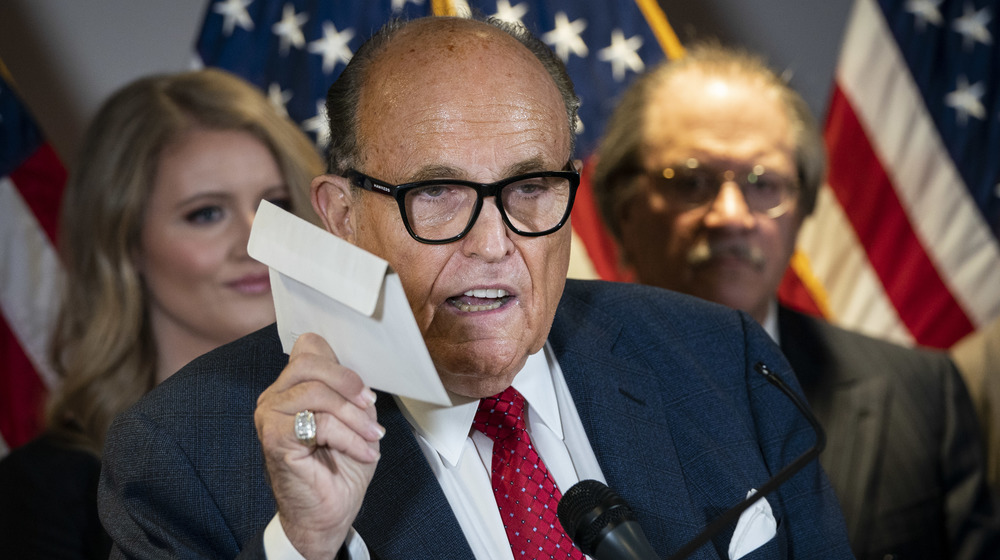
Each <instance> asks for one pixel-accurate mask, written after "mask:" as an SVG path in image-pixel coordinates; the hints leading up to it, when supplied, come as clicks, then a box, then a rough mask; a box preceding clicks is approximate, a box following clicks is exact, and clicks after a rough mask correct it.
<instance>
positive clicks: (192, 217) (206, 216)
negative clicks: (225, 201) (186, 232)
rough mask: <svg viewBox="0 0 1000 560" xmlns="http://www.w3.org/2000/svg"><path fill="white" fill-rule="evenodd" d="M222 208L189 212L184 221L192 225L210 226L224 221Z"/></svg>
mask: <svg viewBox="0 0 1000 560" xmlns="http://www.w3.org/2000/svg"><path fill="white" fill-rule="evenodd" d="M222 215H223V213H222V208H221V207H219V206H204V207H202V208H198V209H195V210H192V211H191V212H188V213H187V214H186V215H185V216H184V219H185V220H186V221H187V222H189V223H192V224H210V223H214V222H217V221H219V220H221V219H222Z"/></svg>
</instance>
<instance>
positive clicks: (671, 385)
mask: <svg viewBox="0 0 1000 560" xmlns="http://www.w3.org/2000/svg"><path fill="white" fill-rule="evenodd" d="M549 342H550V343H551V345H552V347H553V349H554V351H555V354H556V357H557V359H558V361H559V365H560V366H561V369H562V370H563V373H564V375H565V378H566V383H567V385H568V386H569V389H570V391H571V393H572V395H573V399H574V402H575V404H576V407H577V409H578V411H579V414H580V418H581V420H582V422H583V426H584V428H585V430H586V433H587V434H588V436H589V440H590V443H591V445H592V446H593V449H594V452H595V454H596V456H597V460H598V461H599V463H600V465H601V468H602V470H603V473H604V475H605V477H606V479H607V482H608V484H609V486H611V487H612V488H614V489H616V490H617V491H618V492H619V493H620V494H621V495H622V496H623V497H624V498H625V499H626V500H627V501H628V502H629V503H630V504H631V506H632V508H633V509H635V510H636V512H637V514H638V519H639V521H640V523H641V525H642V527H643V528H644V529H645V532H646V534H647V535H648V536H649V539H650V541H651V543H652V545H653V546H654V547H655V549H656V550H657V551H658V552H659V554H660V555H663V556H664V557H665V556H666V555H668V554H669V553H672V552H674V551H676V550H677V549H678V548H680V547H681V546H682V545H683V544H684V543H686V542H687V541H688V540H689V539H691V538H692V537H694V536H695V535H696V534H697V533H698V532H699V531H700V530H701V529H702V528H704V527H705V526H706V525H707V524H708V523H709V522H710V521H712V520H713V519H714V518H715V517H716V516H718V515H719V514H720V513H722V512H723V511H725V510H726V509H727V508H729V507H730V506H732V505H734V504H736V503H738V502H739V501H741V500H742V499H744V498H745V497H746V494H747V492H748V491H749V490H750V489H751V488H759V487H760V486H761V485H762V484H763V483H764V482H765V481H766V480H767V479H768V478H769V477H770V476H772V475H773V474H774V473H776V472H777V471H778V470H779V469H781V468H782V467H783V466H785V465H787V464H788V463H790V462H791V461H792V460H794V459H795V458H796V457H797V456H798V455H800V454H801V453H803V452H804V451H805V450H806V449H808V448H809V447H810V446H811V445H812V444H813V442H814V440H815V436H814V433H813V431H812V429H811V428H810V427H809V425H808V423H807V422H806V421H805V420H804V419H803V418H802V416H801V415H800V414H799V412H798V411H797V410H796V409H795V408H794V406H793V405H792V404H791V403H790V401H789V400H788V399H787V398H786V397H785V396H784V395H783V394H782V393H781V392H780V391H779V390H778V389H776V388H775V387H773V386H771V385H770V384H768V382H767V381H766V380H765V379H764V378H763V377H761V376H760V375H759V374H758V373H756V372H755V371H754V370H753V365H754V364H755V363H756V362H758V361H761V362H764V363H766V364H768V365H769V366H771V367H772V368H773V369H774V370H775V371H776V372H778V373H779V374H780V375H781V376H782V377H783V378H784V379H786V380H787V382H788V383H789V384H791V385H792V386H793V387H795V388H796V390H798V385H797V383H796V381H795V380H794V376H793V375H792V374H791V372H790V370H789V368H788V365H787V363H786V362H785V360H784V358H783V357H782V356H781V354H780V352H779V351H778V349H777V347H776V346H775V345H774V344H773V343H772V342H771V341H770V340H769V339H768V337H767V335H766V334H765V333H764V332H763V330H762V329H760V328H759V326H757V325H756V323H755V322H754V321H753V320H752V319H750V318H749V317H748V316H747V315H745V314H741V313H737V312H734V311H731V310H728V309H725V308H723V307H721V306H715V305H713V304H708V303H706V302H702V301H700V300H695V299H694V298H688V297H686V296H680V295H677V294H672V293H669V292H666V291H662V290H657V289H655V288H647V287H643V286H635V285H624V284H617V285H616V284H607V283H600V282H579V281H569V282H568V283H567V286H566V290H565V293H564V294H563V298H562V300H561V302H560V305H559V309H558V311H557V313H556V319H555V323H554V324H553V327H552V330H551V332H550V334H549ZM286 362H287V357H286V356H285V355H284V354H282V351H281V346H280V343H279V341H278V338H277V335H276V330H275V328H274V327H273V326H272V327H269V328H267V329H265V330H263V331H259V332H257V333H255V334H252V335H249V336H248V337H245V338H243V339H241V340H239V341H237V342H235V343H233V344H230V345H228V346H225V347H223V348H221V349H219V350H217V351H215V352H212V353H209V354H208V355H206V356H203V357H202V358H200V359H198V360H196V361H195V362H193V363H192V364H190V365H189V366H187V367H186V368H184V369H183V370H181V372H179V373H177V374H175V375H174V376H173V377H171V378H170V379H168V380H167V381H166V382H164V383H163V384H162V385H160V386H159V387H157V388H156V389H155V390H153V391H152V392H151V393H150V394H148V395H147V396H146V397H144V398H143V399H142V400H141V401H140V402H139V403H138V404H137V405H136V406H135V407H133V408H132V409H131V410H129V411H128V412H126V413H125V414H123V415H122V416H120V417H119V418H118V419H117V420H116V421H115V423H114V425H113V426H112V428H111V431H110V433H109V436H108V443H107V446H106V448H105V455H104V466H103V472H102V474H101V484H100V496H99V507H100V510H101V520H102V522H103V523H104V525H105V527H106V528H107V530H108V532H109V533H110V535H111V537H112V539H113V540H114V541H115V550H114V552H113V554H112V556H113V557H120V556H124V557H132V558H143V559H149V558H168V557H169V558H194V557H200V558H232V557H236V556H237V555H238V554H242V555H244V557H248V558H250V557H255V558H261V557H263V553H262V544H261V543H262V532H263V529H264V527H265V525H266V524H267V523H268V521H269V520H270V519H271V517H272V516H273V515H274V514H275V501H274V498H273V496H272V494H271V491H270V488H269V486H268V483H267V476H266V473H265V468H264V464H263V458H262V453H261V449H260V445H259V443H258V440H257V436H256V433H255V430H254V423H253V418H252V414H253V410H254V406H255V401H256V398H257V396H258V395H259V394H260V393H261V392H262V391H263V390H264V389H265V388H266V387H267V386H268V385H269V384H271V383H272V382H273V381H274V380H275V378H276V377H277V376H278V374H279V373H280V371H281V369H282V367H283V366H284V365H285V364H286ZM377 406H378V418H379V421H380V422H381V423H382V425H383V426H385V428H386V429H387V435H386V436H385V438H384V439H383V440H382V443H381V452H382V456H381V459H380V461H379V464H378V467H377V469H376V472H375V476H374V479H373V480H372V483H371V485H370V487H369V489H368V492H367V494H366V496H365V501H364V504H363V506H362V509H361V512H360V513H359V515H358V517H357V519H356V520H355V523H354V527H355V529H356V530H357V531H358V533H359V534H360V535H361V536H362V538H364V540H365V543H366V544H367V545H368V547H369V548H370V549H371V551H372V552H374V554H375V555H376V556H377V557H378V558H380V559H382V560H392V559H397V558H407V559H412V558H421V559H422V558H434V559H449V558H454V559H462V560H468V559H469V558H471V557H472V554H471V551H470V550H469V547H468V544H467V542H466V541H465V539H464V537H463V536H462V532H461V530H460V528H459V526H458V522H457V521H456V519H455V517H454V515H453V513H452V511H451V508H450V507H449V505H448V503H447V500H446V499H445V497H444V495H443V493H442V492H441V489H440V486H439V485H438V484H437V481H436V480H435V478H434V476H433V474H432V473H431V471H430V469H429V467H428V465H427V463H426V461H425V459H424V458H423V454H422V452H421V451H420V448H419V447H418V444H417V442H416V440H415V438H414V436H413V433H412V430H411V428H410V426H409V425H408V424H407V422H406V420H405V419H404V418H403V416H402V414H401V413H400V412H399V410H398V409H397V408H396V405H395V402H394V400H393V399H392V398H391V397H389V396H388V395H385V394H382V395H380V397H379V400H378V405H377ZM767 500H768V501H769V502H770V504H771V506H772V508H773V510H774V514H775V517H776V518H777V520H778V528H777V535H776V537H775V538H774V539H772V540H771V541H770V542H769V543H767V544H766V545H765V546H763V547H761V548H760V549H758V550H756V551H755V552H753V553H752V554H750V555H748V556H746V557H745V558H747V560H755V559H764V558H768V559H770V558H782V557H788V558H796V559H806V558H824V559H828V558H849V557H851V554H850V549H849V547H848V544H847V535H846V531H845V529H844V524H843V518H842V516H841V514H840V511H839V508H838V504H837V502H836V498H835V496H834V494H833V490H832V488H831V487H830V485H829V482H828V481H827V480H826V478H825V476H824V475H823V474H822V471H821V469H819V467H818V463H817V462H815V461H814V462H812V463H810V464H809V465H808V466H807V467H806V468H805V469H803V470H802V471H801V472H799V473H798V474H797V475H795V476H794V477H792V478H791V479H790V480H789V481H788V482H787V483H785V484H784V485H783V486H782V487H781V488H780V489H779V490H778V491H777V492H775V493H774V494H771V495H769V496H767ZM733 530H734V527H732V526H730V527H728V528H726V530H725V531H723V532H722V534H721V535H719V536H718V537H717V538H716V539H715V540H713V541H712V543H710V544H708V545H706V546H704V547H702V548H701V549H700V550H699V551H698V552H697V553H696V554H695V555H694V556H693V557H694V558H704V559H708V558H727V553H726V549H727V546H728V544H729V542H730V540H731V537H732V534H733Z"/></svg>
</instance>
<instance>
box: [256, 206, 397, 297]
mask: <svg viewBox="0 0 1000 560" xmlns="http://www.w3.org/2000/svg"><path fill="white" fill-rule="evenodd" d="M307 247H308V248H309V250H308V251H306V250H305V248H307ZM300 248H301V249H302V250H299V249H300ZM247 251H248V252H249V253H250V256H251V257H253V258H254V259H256V260H258V261H260V262H262V263H264V264H266V265H267V266H269V267H271V268H273V269H276V270H278V271H279V272H281V273H282V274H285V275H286V276H288V277H290V278H293V279H295V280H297V281H299V282H301V283H303V284H305V285H307V286H309V287H310V288H312V289H314V290H316V291H319V292H321V293H322V294H324V295H326V296H327V297H330V298H333V299H335V300H337V301H339V302H341V303H343V304H344V305H347V306H348V307H350V308H351V309H354V310H355V311H357V312H359V313H362V314H364V315H366V316H371V315H372V313H374V311H375V306H376V305H377V304H378V298H379V294H380V293H381V291H382V282H383V281H384V280H385V275H386V272H387V271H388V269H389V263H388V262H386V261H385V260H383V259H381V258H379V257H377V256H375V255H373V254H371V253H369V252H368V251H365V250H364V249H360V248H358V247H355V246H354V245H351V244H350V243H348V242H347V241H344V240H343V239H341V238H339V237H337V236H336V235H333V234H332V233H330V232H328V231H326V230H324V229H322V228H319V227H316V226H314V225H313V224H310V223H309V222H307V221H305V220H303V219H302V218H299V217H298V216H296V215H295V214H292V213H291V212H287V211H285V210H282V209H281V208H279V207H277V206H275V205H274V204H271V203H270V202H268V201H266V200H264V201H261V203H260V208H258V209H257V215H256V216H255V217H254V220H253V227H252V228H251V230H250V241H249V243H248V244H247ZM312 255H323V258H324V259H325V260H326V261H327V262H328V263H335V266H317V264H316V263H315V262H314V261H313V259H314V258H315V257H314V256H312Z"/></svg>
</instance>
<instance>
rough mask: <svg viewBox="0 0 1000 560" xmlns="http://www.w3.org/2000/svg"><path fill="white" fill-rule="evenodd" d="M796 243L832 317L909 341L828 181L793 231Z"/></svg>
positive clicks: (885, 336)
mask: <svg viewBox="0 0 1000 560" xmlns="http://www.w3.org/2000/svg"><path fill="white" fill-rule="evenodd" d="M830 232H837V234H836V235H830ZM798 248H799V249H800V250H801V251H802V252H804V253H805V254H806V256H807V257H808V258H809V264H810V265H811V267H812V271H813V273H814V274H815V275H816V276H817V277H818V278H820V279H821V282H822V284H823V287H824V289H825V290H826V295H827V299H828V302H829V304H830V308H831V309H832V310H833V317H832V320H833V321H834V322H835V323H837V324H838V325H840V326H842V327H844V328H847V329H852V330H856V331H859V332H864V333H865V334H868V335H870V336H874V337H878V338H882V339H887V340H891V341H893V342H896V343H899V344H905V345H908V346H912V345H913V343H914V341H913V336H912V335H911V334H910V331H909V330H908V329H907V328H906V326H905V325H904V324H903V322H902V320H901V319H900V318H899V314H898V313H897V312H896V308H895V307H894V306H893V305H892V302H891V301H890V300H889V297H888V296H887V295H886V293H885V290H884V289H883V287H882V283H881V281H879V278H878V275H876V273H875V270H874V269H873V268H872V266H871V262H869V260H868V254H867V253H866V252H865V249H864V247H862V246H861V243H860V241H859V240H858V238H857V235H855V233H854V228H853V227H852V226H851V224H850V222H848V221H847V216H845V215H844V211H843V209H842V208H841V207H840V203H839V202H838V201H837V197H836V196H834V194H833V191H831V190H830V187H828V186H824V187H823V188H822V189H820V191H819V195H818V196H817V200H816V211H815V212H814V213H813V214H812V216H810V217H809V218H808V219H807V220H806V221H805V222H804V223H803V224H802V229H801V230H800V231H799V237H798Z"/></svg>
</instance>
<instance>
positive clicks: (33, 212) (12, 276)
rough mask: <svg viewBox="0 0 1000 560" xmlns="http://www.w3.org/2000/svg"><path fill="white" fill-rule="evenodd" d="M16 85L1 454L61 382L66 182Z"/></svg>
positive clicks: (2, 88)
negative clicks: (57, 331) (56, 342)
mask: <svg viewBox="0 0 1000 560" xmlns="http://www.w3.org/2000/svg"><path fill="white" fill-rule="evenodd" d="M3 75H4V72H3V67H2V65H0V76H3ZM9 83H10V82H9V79H7V80H5V79H3V78H0V315H2V318H0V456H3V455H4V454H6V452H7V450H8V448H13V447H16V446H18V445H21V444H23V443H25V442H27V441H28V440H29V439H31V438H32V437H33V436H35V435H36V434H37V433H38V431H39V429H40V428H41V425H42V421H41V409H42V404H43V402H44V400H45V395H46V394H47V392H48V389H49V388H50V387H52V386H53V385H54V383H55V374H54V373H53V370H52V368H51V367H50V365H49V361H48V359H47V357H46V352H47V348H46V345H47V341H48V338H49V330H50V328H51V324H52V320H53V318H54V315H53V314H54V312H55V310H56V306H57V301H58V298H57V291H58V289H57V285H58V282H59V275H60V270H59V263H58V260H57V258H56V253H55V249H54V246H55V236H56V225H57V222H58V214H59V202H60V198H61V197H62V189H63V185H64V184H65V183H66V171H65V170H64V169H63V167H62V165H61V164H60V162H59V158H58V157H57V156H56V154H55V152H54V151H53V150H52V148H51V147H50V146H49V145H48V144H47V143H46V142H45V140H44V138H43V137H42V134H41V132H40V130H39V129H38V127H37V126H36V124H35V121H34V119H32V117H31V115H30V114H29V113H28V111H27V110H26V108H25V107H24V105H23V104H22V103H21V101H20V100H19V99H18V97H17V95H16V93H15V92H14V90H13V89H12V88H11V87H10V85H9Z"/></svg>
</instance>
